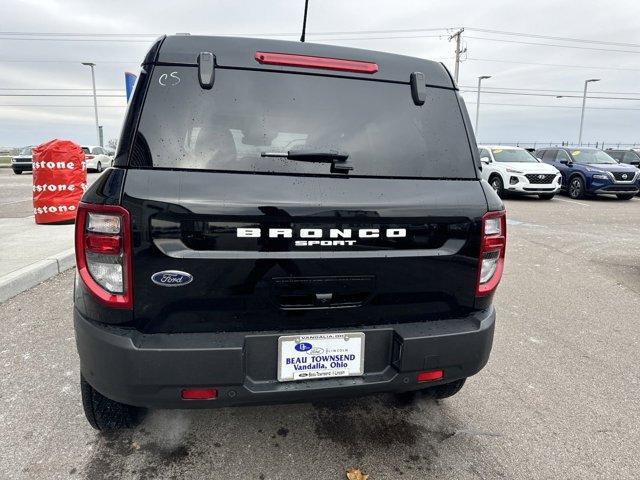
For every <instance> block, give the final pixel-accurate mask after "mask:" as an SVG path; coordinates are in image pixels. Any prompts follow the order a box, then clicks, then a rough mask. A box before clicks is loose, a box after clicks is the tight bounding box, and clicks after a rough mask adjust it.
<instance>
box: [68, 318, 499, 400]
mask: <svg viewBox="0 0 640 480" xmlns="http://www.w3.org/2000/svg"><path fill="white" fill-rule="evenodd" d="M74 323H75V331H76V342H77V346H78V352H79V354H80V363H81V370H82V374H83V375H84V377H85V379H86V380H87V381H88V382H89V383H90V384H91V385H92V386H93V387H94V388H95V389H96V390H98V391H99V392H100V393H102V394H103V395H105V396H107V397H109V398H111V399H113V400H116V401H119V402H122V403H127V404H130V405H137V406H145V407H157V408H212V407H220V406H229V405H242V404H254V403H258V404H268V403H288V402H297V401H309V400H315V399H318V398H327V397H340V396H359V395H365V394H369V393H376V392H392V391H397V392H400V391H408V390H416V389H420V388H425V387H427V386H431V385H438V384H440V383H447V382H450V381H453V380H456V379H459V378H464V377H469V376H471V375H474V374H475V373H477V372H479V371H480V370H481V369H482V368H483V367H484V365H485V364H486V363H487V360H488V358H489V352H490V351H491V345H492V342H493V330H494V324H495V310H494V309H493V308H490V309H488V310H483V311H479V312H476V313H474V314H473V315H471V316H469V317H465V318H459V319H449V320H440V321H430V322H424V323H409V324H399V325H382V326H375V327H363V328H357V329H354V328H345V329H342V330H339V331H341V332H345V331H361V332H364V333H365V345H366V348H365V365H364V375H363V376H362V377H349V378H341V379H326V380H309V381H298V382H286V383H280V382H278V381H277V380H276V378H277V355H278V337H279V336H281V335H291V334H297V333H309V332H308V331H305V332H242V333H238V332H233V333H189V334H152V335H149V334H146V335H145V334H141V333H139V332H137V331H136V330H131V329H124V328H118V327H111V326H105V325H103V324H97V323H94V322H91V321H88V320H86V319H85V318H83V317H82V316H81V315H80V314H79V312H78V311H77V310H74ZM334 331H338V330H334ZM316 332H318V331H316ZM323 332H325V331H323ZM433 369H443V370H444V378H443V379H442V380H440V381H435V382H429V383H417V381H416V372H418V371H423V370H433ZM188 387H214V388H217V389H218V398H217V399H216V400H182V399H181V396H180V393H181V390H182V389H183V388H188Z"/></svg>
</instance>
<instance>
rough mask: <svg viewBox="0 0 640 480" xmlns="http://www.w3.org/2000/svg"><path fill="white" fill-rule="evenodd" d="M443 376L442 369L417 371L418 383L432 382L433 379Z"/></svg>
mask: <svg viewBox="0 0 640 480" xmlns="http://www.w3.org/2000/svg"><path fill="white" fill-rule="evenodd" d="M443 377H444V372H443V371H442V370H428V371H426V372H419V373H418V377H417V380H418V383H420V382H433V381H434V380H440V379H441V378H443Z"/></svg>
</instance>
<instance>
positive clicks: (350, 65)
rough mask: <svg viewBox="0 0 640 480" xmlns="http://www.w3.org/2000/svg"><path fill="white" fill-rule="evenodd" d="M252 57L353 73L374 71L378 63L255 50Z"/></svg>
mask: <svg viewBox="0 0 640 480" xmlns="http://www.w3.org/2000/svg"><path fill="white" fill-rule="evenodd" d="M254 58H255V59H256V61H257V62H258V63H261V64H263V65H281V66H285V67H301V68H318V69H321V70H337V71H340V72H353V73H376V72H377V71H378V64H377V63H372V62H362V61H360V60H344V59H341V58H329V57H312V56H309V55H292V54H290V53H269V52H256V54H255V56H254Z"/></svg>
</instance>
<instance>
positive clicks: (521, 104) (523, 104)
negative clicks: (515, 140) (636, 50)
mask: <svg viewBox="0 0 640 480" xmlns="http://www.w3.org/2000/svg"><path fill="white" fill-rule="evenodd" d="M482 105H483V106H484V105H496V106H501V107H535V108H571V109H575V108H582V107H581V106H573V105H535V104H531V103H493V102H482ZM585 108H586V109H587V110H620V111H627V110H628V111H634V112H636V111H640V108H620V107H585Z"/></svg>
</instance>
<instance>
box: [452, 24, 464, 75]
mask: <svg viewBox="0 0 640 480" xmlns="http://www.w3.org/2000/svg"><path fill="white" fill-rule="evenodd" d="M462 32H464V28H461V29H460V30H458V31H457V32H456V33H454V34H453V35H451V36H450V37H449V41H451V40H453V39H454V38H455V39H456V65H455V67H454V70H453V79H454V80H455V81H456V84H457V83H458V73H459V72H460V55H461V54H463V53H464V52H466V51H467V49H466V48H460V43H461V42H460V41H461V37H462Z"/></svg>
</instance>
